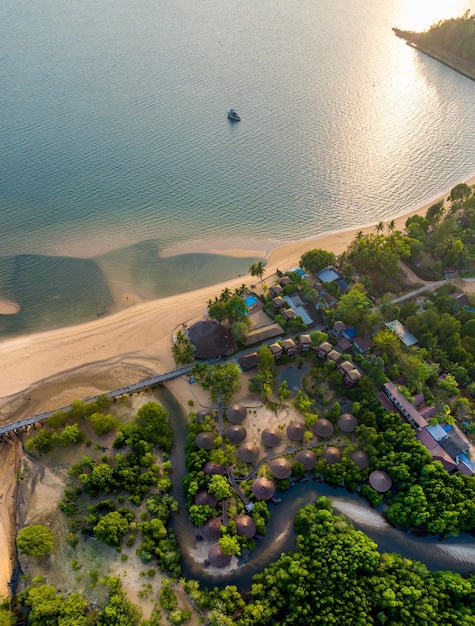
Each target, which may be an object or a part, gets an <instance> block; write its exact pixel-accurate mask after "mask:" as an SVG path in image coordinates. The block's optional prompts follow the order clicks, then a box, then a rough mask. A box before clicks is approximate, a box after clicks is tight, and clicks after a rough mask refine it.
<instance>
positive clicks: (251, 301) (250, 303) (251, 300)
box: [244, 296, 257, 309]
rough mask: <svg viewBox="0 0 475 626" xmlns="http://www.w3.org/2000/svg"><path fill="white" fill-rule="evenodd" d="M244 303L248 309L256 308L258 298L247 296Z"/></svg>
mask: <svg viewBox="0 0 475 626" xmlns="http://www.w3.org/2000/svg"><path fill="white" fill-rule="evenodd" d="M244 303H245V305H246V306H247V308H248V309H250V308H251V306H254V305H255V304H257V298H256V296H247V297H246V298H244Z"/></svg>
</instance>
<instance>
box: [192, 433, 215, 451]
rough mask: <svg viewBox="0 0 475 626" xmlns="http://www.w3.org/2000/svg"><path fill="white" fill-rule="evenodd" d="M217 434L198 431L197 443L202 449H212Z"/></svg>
mask: <svg viewBox="0 0 475 626" xmlns="http://www.w3.org/2000/svg"><path fill="white" fill-rule="evenodd" d="M214 440H215V435H213V433H209V432H202V433H198V434H197V435H196V437H195V443H196V445H197V446H198V448H200V449H201V450H212V449H213V448H214Z"/></svg>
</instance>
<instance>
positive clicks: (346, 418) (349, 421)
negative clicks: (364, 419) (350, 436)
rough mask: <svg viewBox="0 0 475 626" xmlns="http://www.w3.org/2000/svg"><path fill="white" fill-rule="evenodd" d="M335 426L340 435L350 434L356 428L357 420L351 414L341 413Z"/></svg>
mask: <svg viewBox="0 0 475 626" xmlns="http://www.w3.org/2000/svg"><path fill="white" fill-rule="evenodd" d="M337 424H338V428H339V429H340V430H341V432H342V433H352V432H354V430H355V429H356V427H357V426H358V420H357V419H356V417H355V416H354V415H352V414H351V413H342V414H341V415H340V417H339V418H338V420H337Z"/></svg>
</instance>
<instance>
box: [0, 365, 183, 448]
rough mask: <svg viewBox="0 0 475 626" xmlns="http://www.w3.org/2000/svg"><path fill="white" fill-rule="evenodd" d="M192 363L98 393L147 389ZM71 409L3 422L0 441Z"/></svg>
mask: <svg viewBox="0 0 475 626" xmlns="http://www.w3.org/2000/svg"><path fill="white" fill-rule="evenodd" d="M192 367H193V366H192V365H187V366H186V367H180V368H178V369H174V370H172V371H171V372H166V373H165V374H159V375H158V376H152V377H151V378H144V379H143V380H140V381H139V382H138V383H133V384H132V385H127V386H125V387H121V388H120V389H114V390H113V391H108V392H106V393H103V394H100V395H101V396H107V397H108V398H110V399H111V400H112V399H113V398H118V397H120V396H124V395H130V394H132V393H135V392H137V391H141V390H142V389H147V388H149V387H155V386H156V385H159V384H160V383H164V382H166V381H167V380H172V379H173V378H178V377H179V376H183V375H184V374H189V372H190V370H191V368H192ZM98 397H99V396H92V397H91V398H87V399H86V400H85V402H95V401H96V400H97V398H98ZM70 409H71V405H70V404H68V405H67V406H62V407H60V408H58V409H54V411H45V412H44V413H38V414H37V415H32V416H31V417H26V418H24V419H22V420H18V421H17V422H12V423H10V424H5V426H0V441H2V439H3V438H4V437H5V438H6V439H7V440H8V439H9V438H11V436H12V433H13V434H17V433H19V432H21V431H24V430H26V429H27V428H29V427H30V426H35V425H36V424H39V423H41V422H44V421H45V420H47V419H48V417H51V416H52V415H54V414H55V413H57V412H58V411H69V410H70Z"/></svg>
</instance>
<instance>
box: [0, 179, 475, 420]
mask: <svg viewBox="0 0 475 626" xmlns="http://www.w3.org/2000/svg"><path fill="white" fill-rule="evenodd" d="M465 182H466V183H467V184H469V185H474V184H475V176H472V177H471V178H470V179H469V180H467V181H465ZM455 184H457V183H455ZM449 192H450V189H449V190H446V191H445V192H444V193H443V194H438V195H437V196H434V197H432V198H431V199H429V200H428V201H426V202H425V203H424V204H422V205H421V206H419V207H418V208H416V209H412V210H410V211H408V212H405V213H403V214H401V215H399V216H397V217H395V218H394V221H395V224H396V228H397V229H399V230H401V229H403V228H404V224H405V222H406V220H407V219H408V217H410V216H411V215H416V214H425V213H426V211H427V209H428V208H429V207H430V206H431V205H432V204H434V203H435V202H437V201H439V200H441V199H444V200H445V199H446V197H447V195H448V193H449ZM389 221H391V220H390V219H388V220H386V221H385V222H384V223H385V224H387V223H388V222H389ZM374 227H375V224H372V225H366V226H363V227H356V228H351V229H346V230H342V231H339V232H336V233H326V234H323V235H321V236H319V237H316V238H313V239H309V240H304V241H299V242H291V243H286V244H285V245H279V246H274V247H270V248H269V249H268V250H265V251H264V252H265V256H264V258H265V260H266V261H267V265H266V274H265V277H264V280H265V279H267V280H269V279H270V278H271V276H272V275H273V274H274V273H275V271H276V270H277V268H279V269H281V270H284V271H285V270H287V269H289V268H291V267H294V266H296V265H298V261H299V259H300V257H301V256H302V254H303V253H304V252H305V251H307V250H310V249H312V248H315V247H321V248H325V249H328V250H331V251H333V252H334V253H335V254H340V253H341V252H343V251H344V250H345V249H346V247H347V246H348V244H349V243H350V242H351V241H352V240H353V238H354V236H355V234H356V233H357V232H358V231H360V230H361V231H363V232H364V233H368V232H371V231H372V230H374ZM202 243H203V242H202ZM223 243H224V242H223ZM251 244H252V242H247V246H249V245H251ZM261 244H262V242H261ZM189 245H190V246H191V249H193V242H192V243H190V244H189ZM207 245H208V246H214V248H215V249H216V245H215V244H213V242H208V244H207ZM252 245H253V244H252ZM239 249H240V248H239V246H238V245H237V242H234V247H233V248H232V252H233V254H235V252H236V250H239ZM225 252H226V250H225V249H222V253H223V254H224V253H225ZM245 252H246V255H248V254H249V253H248V250H247V249H246V250H245ZM243 282H245V283H246V284H248V285H250V284H252V283H253V282H255V279H253V278H252V277H251V276H250V275H246V276H240V277H236V278H233V279H230V280H227V281H224V282H222V283H218V284H214V285H211V286H207V287H201V288H198V289H196V290H193V291H188V292H183V293H181V294H179V295H175V296H168V297H165V298H160V299H155V300H149V301H144V302H137V303H134V304H133V306H131V304H132V303H131V302H130V300H129V301H125V302H124V303H123V307H122V308H119V310H116V311H115V312H114V313H111V314H110V315H107V316H104V317H101V318H99V319H94V320H92V321H89V322H85V323H82V324H77V325H74V326H68V327H62V328H57V329H54V330H49V331H44V332H36V333H31V334H27V335H21V336H18V337H14V338H11V339H5V340H3V341H1V342H0V423H6V422H7V421H9V420H11V419H13V418H16V419H17V418H18V417H23V416H26V415H28V414H31V413H33V412H39V411H41V410H47V409H46V408H45V406H46V405H48V408H51V401H52V399H53V398H52V397H51V396H54V395H55V394H51V396H50V397H49V399H48V400H49V401H48V402H47V398H46V397H45V396H46V395H47V394H46V393H45V391H43V393H42V394H40V395H42V397H43V399H40V398H38V393H39V392H41V390H42V389H44V388H46V387H48V385H52V383H53V381H54V388H55V390H57V389H58V388H60V387H61V381H62V380H63V381H66V380H67V379H68V378H70V379H72V380H71V383H70V384H68V385H66V387H67V389H66V390H63V393H62V395H61V402H63V404H65V403H66V402H65V400H68V399H69V400H73V399H76V398H77V397H78V396H79V395H81V396H82V397H83V398H85V397H88V395H95V393H96V392H97V388H98V385H97V384H96V379H97V378H99V377H100V376H101V375H102V376H104V379H105V380H106V381H108V382H104V385H105V384H109V385H112V386H111V387H109V388H114V386H113V385H114V380H115V376H116V373H115V370H116V369H117V367H118V366H119V365H121V364H124V363H126V364H127V365H128V368H129V371H128V374H127V376H126V379H127V378H129V377H130V376H132V375H133V371H134V370H135V369H137V375H140V374H142V375H143V366H141V364H142V365H143V363H147V369H149V370H150V371H151V372H153V373H157V374H158V373H163V372H166V371H168V370H170V369H173V368H174V362H173V358H172V355H171V350H170V345H171V337H172V335H173V333H174V332H175V331H176V329H177V328H178V326H180V325H181V324H182V323H183V322H185V321H186V322H188V323H189V322H194V321H196V320H198V319H201V318H202V316H203V314H204V311H205V308H206V302H207V301H208V300H209V299H210V298H213V297H214V296H215V295H217V294H218V293H219V292H220V291H221V290H222V289H223V288H224V287H229V288H230V289H233V288H236V287H238V286H240V285H241V284H242V283H243ZM46 355H47V358H45V356H46ZM78 372H81V373H83V379H84V384H78V382H77V381H78V375H76V376H73V374H75V373H76V374H77V373H78ZM106 374H107V376H106ZM120 378H121V384H123V382H122V381H123V380H124V376H121V377H120ZM74 381H75V382H74ZM119 386H120V385H119ZM27 390H28V394H29V396H30V397H29V398H28V400H27V399H26V397H25V396H26V391H27ZM104 390H105V389H104ZM57 393H58V392H57ZM59 406H61V405H59ZM53 408H54V407H53Z"/></svg>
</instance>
